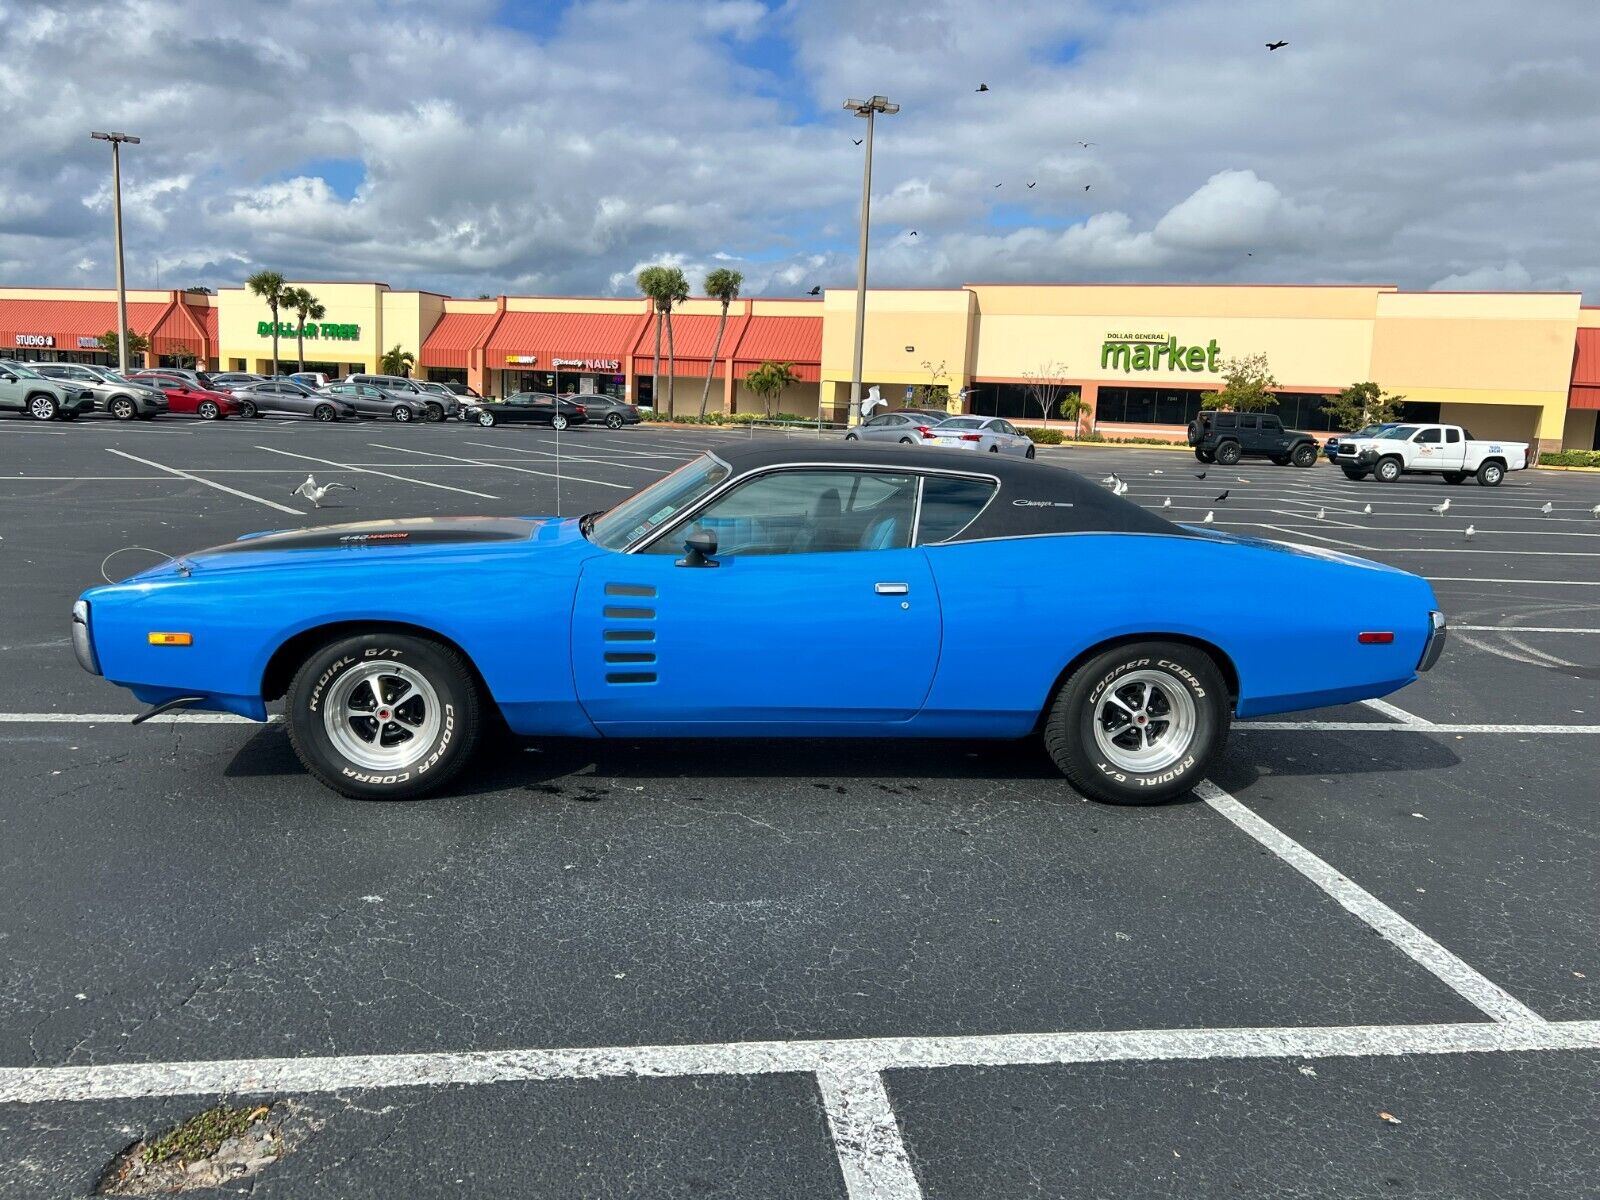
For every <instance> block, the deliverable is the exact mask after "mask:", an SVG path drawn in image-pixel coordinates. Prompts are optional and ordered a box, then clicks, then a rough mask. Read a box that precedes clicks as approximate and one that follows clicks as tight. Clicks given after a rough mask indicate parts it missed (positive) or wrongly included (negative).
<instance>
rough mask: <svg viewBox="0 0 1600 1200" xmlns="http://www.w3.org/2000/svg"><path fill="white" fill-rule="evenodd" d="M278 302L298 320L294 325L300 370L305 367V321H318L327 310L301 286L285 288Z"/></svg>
mask: <svg viewBox="0 0 1600 1200" xmlns="http://www.w3.org/2000/svg"><path fill="white" fill-rule="evenodd" d="M279 301H280V303H282V305H283V306H284V307H285V308H286V309H288V310H289V311H290V312H292V313H293V314H294V315H295V316H296V317H297V318H298V320H297V321H296V323H295V327H294V337H295V341H296V342H297V343H298V344H299V349H300V370H302V371H304V370H305V369H306V321H307V320H308V319H309V320H312V321H320V320H322V318H323V317H325V316H327V315H328V310H327V309H325V308H323V307H322V301H321V300H318V299H317V298H316V297H315V296H313V295H312V294H311V293H310V292H308V291H307V290H306V289H305V288H303V287H292V288H285V289H284V291H283V295H282V296H281V297H279Z"/></svg>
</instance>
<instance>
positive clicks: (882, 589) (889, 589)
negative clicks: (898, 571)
mask: <svg viewBox="0 0 1600 1200" xmlns="http://www.w3.org/2000/svg"><path fill="white" fill-rule="evenodd" d="M872 590H873V591H875V592H877V593H878V595H880V596H904V595H905V594H906V593H907V592H909V591H910V590H911V585H910V584H909V583H875V584H873V585H872Z"/></svg>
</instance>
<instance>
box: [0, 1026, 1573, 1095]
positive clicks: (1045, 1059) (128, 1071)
mask: <svg viewBox="0 0 1600 1200" xmlns="http://www.w3.org/2000/svg"><path fill="white" fill-rule="evenodd" d="M1529 1050H1544V1051H1557V1050H1600V1021H1536V1022H1525V1023H1515V1022H1501V1021H1475V1022H1469V1023H1456V1024H1432V1025H1335V1026H1326V1025H1324V1026H1308V1027H1295V1026H1277V1027H1266V1028H1233V1029H1129V1030H1118V1031H1110V1032H1103V1033H1102V1032H1089V1033H1082V1032H1079V1033H1000V1034H968V1035H961V1036H951V1037H902V1038H839V1039H817V1040H810V1041H765V1042H711V1043H701V1044H698V1045H696V1044H680V1045H671V1046H593V1047H583V1048H576V1049H556V1050H540V1049H527V1050H463V1051H432V1052H427V1053H418V1054H346V1055H326V1056H321V1057H318V1056H313V1055H303V1056H297V1057H292V1058H238V1059H214V1060H210V1061H205V1060H199V1061H188V1062H141V1063H102V1064H100V1065H98V1066H89V1067H0V1104H56V1103H80V1102H85V1101H105V1100H139V1099H145V1098H147V1097H158V1096H205V1095H265V1094H279V1095H291V1096H292V1095H305V1094H309V1093H321V1092H338V1091H346V1090H350V1089H362V1090H371V1089H375V1088H395V1087H439V1086H467V1085H478V1084H490V1083H537V1082H543V1081H547V1080H561V1079H590V1080H592V1079H637V1078H648V1079H682V1078H688V1077H693V1076H703V1075H737V1076H751V1075H780V1074H781V1075H793V1074H805V1073H818V1074H820V1073H821V1072H824V1071H827V1072H830V1073H833V1074H835V1075H837V1074H844V1073H878V1074H881V1073H882V1072H884V1071H897V1070H930V1069H938V1068H944V1067H1023V1066H1061V1065H1065V1064H1068V1063H1103V1062H1182V1061H1201V1060H1210V1059H1259V1058H1285V1059H1320V1058H1391V1057H1401V1056H1410V1055H1416V1054H1489V1053H1508V1052H1517V1051H1529Z"/></svg>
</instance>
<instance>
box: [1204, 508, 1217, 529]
mask: <svg viewBox="0 0 1600 1200" xmlns="http://www.w3.org/2000/svg"><path fill="white" fill-rule="evenodd" d="M1216 519H1217V514H1216V513H1214V512H1212V511H1211V510H1210V509H1209V508H1208V509H1206V515H1205V516H1203V517H1201V518H1200V524H1202V525H1210V524H1212V523H1213V522H1215V521H1216Z"/></svg>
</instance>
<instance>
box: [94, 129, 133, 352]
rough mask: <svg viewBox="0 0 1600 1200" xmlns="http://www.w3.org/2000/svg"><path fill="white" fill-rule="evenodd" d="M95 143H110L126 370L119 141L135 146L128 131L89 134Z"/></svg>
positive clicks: (119, 335)
mask: <svg viewBox="0 0 1600 1200" xmlns="http://www.w3.org/2000/svg"><path fill="white" fill-rule="evenodd" d="M89 136H90V137H92V138H93V139H94V140H95V141H97V142H110V143H111V220H112V225H113V227H114V228H115V230H116V236H117V371H118V372H119V373H120V374H123V375H126V374H127V373H128V289H127V286H126V284H125V283H124V281H123V277H122V143H123V142H127V143H128V144H129V145H132V146H137V145H138V144H139V139H138V138H136V137H134V136H133V135H132V134H131V133H91V134H90V135H89Z"/></svg>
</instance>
